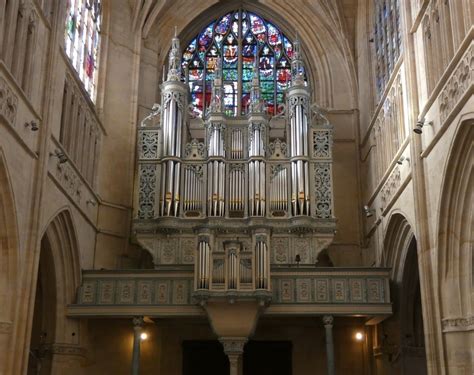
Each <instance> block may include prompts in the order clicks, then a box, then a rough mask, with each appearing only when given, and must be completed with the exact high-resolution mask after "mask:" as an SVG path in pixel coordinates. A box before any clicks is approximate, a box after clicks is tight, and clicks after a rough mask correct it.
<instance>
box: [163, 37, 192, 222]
mask: <svg viewBox="0 0 474 375" xmlns="http://www.w3.org/2000/svg"><path fill="white" fill-rule="evenodd" d="M179 56H180V47H179V39H178V38H177V37H176V36H175V37H174V38H173V40H172V48H171V51H170V55H169V68H168V79H167V80H166V81H164V82H163V84H162V86H161V92H162V95H161V108H162V110H161V132H162V134H161V137H160V138H161V139H162V140H163V144H162V150H161V156H162V158H163V161H162V167H161V191H160V209H159V214H160V215H161V216H179V210H180V200H181V197H180V174H181V144H182V129H183V127H184V126H185V116H186V113H184V112H183V111H184V108H187V90H188V87H187V85H186V84H184V83H183V82H181V61H180V60H181V59H180V57H179Z"/></svg>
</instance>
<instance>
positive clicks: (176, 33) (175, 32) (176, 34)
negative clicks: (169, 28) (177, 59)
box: [174, 25, 178, 38]
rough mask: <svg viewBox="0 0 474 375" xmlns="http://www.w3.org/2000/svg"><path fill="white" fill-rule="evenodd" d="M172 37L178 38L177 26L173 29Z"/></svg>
mask: <svg viewBox="0 0 474 375" xmlns="http://www.w3.org/2000/svg"><path fill="white" fill-rule="evenodd" d="M174 37H175V38H177V37H178V26H176V25H175V27H174Z"/></svg>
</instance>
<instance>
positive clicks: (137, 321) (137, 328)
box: [132, 316, 144, 375]
mask: <svg viewBox="0 0 474 375" xmlns="http://www.w3.org/2000/svg"><path fill="white" fill-rule="evenodd" d="M132 321H133V354H132V375H139V373H140V341H141V337H140V335H141V333H142V327H143V323H144V322H143V317H142V316H136V317H134V318H133V320H132Z"/></svg>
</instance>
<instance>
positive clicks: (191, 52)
mask: <svg viewBox="0 0 474 375" xmlns="http://www.w3.org/2000/svg"><path fill="white" fill-rule="evenodd" d="M196 43H197V42H196V39H193V41H192V42H191V43H189V46H188V48H186V50H185V51H184V53H183V60H184V61H189V60H191V59H192V58H193V55H194V52H195V51H196Z"/></svg>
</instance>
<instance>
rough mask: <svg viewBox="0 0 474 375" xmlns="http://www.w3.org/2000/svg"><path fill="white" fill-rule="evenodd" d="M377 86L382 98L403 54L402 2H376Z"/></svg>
mask: <svg viewBox="0 0 474 375" xmlns="http://www.w3.org/2000/svg"><path fill="white" fill-rule="evenodd" d="M374 43H375V55H376V60H377V61H376V66H375V80H376V82H375V84H376V88H377V97H378V98H380V97H381V95H382V93H383V91H384V90H385V86H386V84H387V82H388V81H389V80H390V76H391V74H392V72H393V69H394V68H395V64H396V63H397V60H398V58H399V57H400V52H401V35H400V1H399V0H375V30H374Z"/></svg>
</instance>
